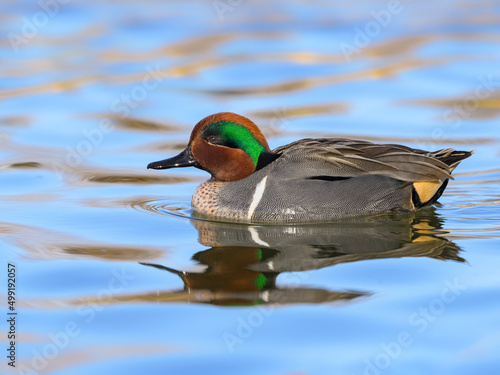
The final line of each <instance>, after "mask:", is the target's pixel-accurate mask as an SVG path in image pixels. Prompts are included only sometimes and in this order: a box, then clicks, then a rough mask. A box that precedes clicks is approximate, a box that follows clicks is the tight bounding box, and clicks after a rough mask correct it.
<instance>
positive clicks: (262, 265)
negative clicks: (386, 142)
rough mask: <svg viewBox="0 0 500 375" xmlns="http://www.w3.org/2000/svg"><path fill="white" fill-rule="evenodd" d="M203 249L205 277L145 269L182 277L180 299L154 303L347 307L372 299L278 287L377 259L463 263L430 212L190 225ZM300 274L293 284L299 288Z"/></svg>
mask: <svg viewBox="0 0 500 375" xmlns="http://www.w3.org/2000/svg"><path fill="white" fill-rule="evenodd" d="M193 224H194V225H195V227H196V229H197V230H198V233H199V242H200V243H201V244H203V245H205V246H210V247H211V248H210V249H208V250H204V251H201V252H198V253H196V254H194V255H193V259H194V260H196V261H197V262H199V263H201V264H203V265H206V266H207V268H206V269H205V270H204V271H203V272H201V273H200V272H183V271H178V270H175V269H172V268H169V267H165V266H161V265H154V264H149V263H143V264H145V265H148V266H153V267H156V268H159V269H163V270H166V271H169V272H173V273H175V274H177V275H178V276H179V277H181V279H182V281H183V282H184V289H183V290H182V291H176V292H167V293H161V294H154V295H151V298H154V299H155V300H157V301H162V300H163V301H178V302H179V301H185V302H202V303H212V304H219V305H221V304H222V305H234V304H256V303H259V304H260V303H275V304H286V303H321V302H330V301H334V300H350V299H353V298H356V297H359V296H362V295H366V294H367V293H363V292H331V291H328V290H324V289H310V288H305V287H300V288H294V287H279V286H277V285H276V278H277V276H278V275H279V274H280V273H282V272H298V271H305V270H314V269H319V268H323V267H327V266H331V265H335V264H339V263H346V262H354V261H361V260H367V259H377V258H399V257H408V256H411V257H421V256H425V257H430V258H435V259H441V260H446V259H452V260H456V261H463V259H462V258H461V257H459V256H458V253H459V251H460V248H459V247H458V246H457V245H455V244H454V243H453V242H451V241H449V240H447V239H445V238H443V237H441V236H440V234H442V233H443V232H440V231H439V229H440V228H441V220H440V219H439V217H438V216H437V215H436V214H435V212H434V210H433V209H429V210H424V211H421V212H419V213H411V214H407V215H397V216H395V217H391V216H386V215H384V216H379V217H372V218H370V219H365V220H363V221H360V220H357V221H352V222H345V223H339V224H328V225H327V224H323V225H302V226H299V225H293V226H290V225H288V226H248V225H240V224H229V223H217V222H210V221H204V220H195V221H193ZM300 275H301V274H300V273H299V274H297V277H296V281H300V279H301V277H300Z"/></svg>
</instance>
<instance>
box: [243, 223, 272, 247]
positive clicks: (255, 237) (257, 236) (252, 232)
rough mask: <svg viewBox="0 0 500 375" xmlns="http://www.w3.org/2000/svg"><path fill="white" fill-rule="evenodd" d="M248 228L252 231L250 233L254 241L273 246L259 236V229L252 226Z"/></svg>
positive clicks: (261, 244)
mask: <svg viewBox="0 0 500 375" xmlns="http://www.w3.org/2000/svg"><path fill="white" fill-rule="evenodd" d="M248 230H249V231H250V235H251V236H252V240H253V242H255V243H256V244H258V245H260V246H267V247H271V246H269V244H268V243H267V242H266V241H264V240H261V238H260V237H259V233H258V232H257V230H255V228H253V227H250V228H248Z"/></svg>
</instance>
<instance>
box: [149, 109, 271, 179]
mask: <svg viewBox="0 0 500 375" xmlns="http://www.w3.org/2000/svg"><path fill="white" fill-rule="evenodd" d="M277 157H278V155H276V154H273V153H272V152H271V150H270V149H269V146H268V144H267V141H266V138H265V137H264V135H263V134H262V132H261V131H260V130H259V128H258V127H257V125H255V124H254V123H253V122H252V121H250V120H249V119H247V118H246V117H243V116H240V115H237V114H235V113H230V112H221V113H216V114H214V115H211V116H208V117H205V118H204V119H203V120H201V121H200V122H198V123H197V124H196V126H195V127H194V129H193V131H192V133H191V137H190V138H189V144H188V145H187V147H186V149H185V150H184V151H182V152H181V153H180V154H179V155H177V156H174V157H173V158H170V159H165V160H160V161H156V162H154V163H150V164H149V165H148V168H150V169H167V168H180V167H190V166H193V167H196V168H200V169H203V170H205V171H207V172H209V173H210V174H211V175H212V179H214V180H218V181H237V180H241V179H242V178H245V177H248V176H250V175H251V174H252V173H253V172H255V171H256V170H258V169H260V168H262V167H264V166H266V165H267V164H269V163H270V162H272V161H273V160H275V159H276V158H277Z"/></svg>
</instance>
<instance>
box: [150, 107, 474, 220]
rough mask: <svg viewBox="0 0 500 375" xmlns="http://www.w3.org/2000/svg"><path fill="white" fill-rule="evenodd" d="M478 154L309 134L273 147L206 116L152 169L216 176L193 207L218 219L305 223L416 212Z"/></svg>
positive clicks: (256, 134)
mask: <svg viewBox="0 0 500 375" xmlns="http://www.w3.org/2000/svg"><path fill="white" fill-rule="evenodd" d="M472 153H473V151H456V150H454V149H452V148H446V149H442V150H438V151H432V152H429V151H424V150H419V149H414V148H410V147H407V146H403V145H398V144H377V143H372V142H368V141H363V140H356V139H346V138H305V139H301V140H298V141H295V142H292V143H290V144H287V145H284V146H280V147H277V148H275V149H274V150H271V149H270V147H269V145H268V143H267V140H266V138H265V137H264V135H263V134H262V132H261V130H260V129H259V128H258V126H257V125H256V124H255V123H254V122H253V121H251V120H250V119H248V118H246V117H244V116H241V115H238V114H236V113H232V112H220V113H216V114H213V115H210V116H207V117H205V118H203V119H202V120H201V121H199V122H198V123H197V124H196V125H195V127H194V128H193V130H192V132H191V136H190V138H189V142H188V145H187V147H186V148H185V149H184V150H183V151H182V152H181V153H180V154H178V155H177V156H174V157H171V158H168V159H164V160H160V161H156V162H152V163H149V164H148V166H147V168H148V169H169V168H182V167H195V168H198V169H201V170H204V171H206V172H208V173H210V175H211V178H210V179H209V180H207V181H205V182H203V183H202V184H201V185H199V186H198V187H197V188H196V190H195V191H194V193H193V195H192V198H191V205H192V209H193V212H194V213H196V214H197V215H198V216H201V217H204V218H207V219H211V220H215V221H236V222H249V223H308V222H325V221H338V220H344V219H346V218H353V217H360V216H371V215H380V214H394V213H402V212H413V211H416V210H419V209H422V208H425V207H428V206H431V205H433V204H434V203H436V202H437V200H438V199H439V197H440V196H441V195H442V194H443V192H444V190H445V188H446V186H447V184H448V181H449V180H450V179H453V177H452V176H451V173H452V171H453V170H454V169H455V168H456V167H457V166H458V164H459V163H460V162H461V161H462V160H464V159H466V158H468V157H470V156H471V155H472Z"/></svg>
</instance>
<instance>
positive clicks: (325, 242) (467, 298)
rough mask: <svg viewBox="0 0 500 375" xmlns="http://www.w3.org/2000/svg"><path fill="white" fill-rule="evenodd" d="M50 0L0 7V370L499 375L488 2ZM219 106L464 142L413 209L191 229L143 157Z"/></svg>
mask: <svg viewBox="0 0 500 375" xmlns="http://www.w3.org/2000/svg"><path fill="white" fill-rule="evenodd" d="M63 3H64V4H63ZM57 4H58V6H56V7H53V8H52V10H46V9H45V10H44V9H43V8H42V7H41V5H40V3H36V2H33V3H29V4H28V3H24V4H19V3H18V2H15V1H4V2H3V3H2V12H0V20H1V21H2V22H1V24H2V30H3V34H2V35H4V38H3V39H2V41H0V58H1V59H2V64H1V66H0V73H1V77H2V79H1V83H2V84H1V86H0V100H1V104H0V213H1V214H0V248H1V252H0V254H1V255H0V256H1V258H2V262H3V266H2V267H3V269H4V271H2V272H3V274H4V275H5V276H3V277H4V280H5V279H6V277H7V271H6V268H7V264H8V263H9V262H10V263H15V265H16V269H17V278H16V288H17V300H16V303H17V312H18V316H17V332H18V341H17V354H16V355H17V359H16V368H15V369H13V368H11V367H9V366H8V365H7V362H8V360H7V359H6V358H5V357H3V359H2V360H1V361H0V363H1V366H2V370H1V373H6V374H7V373H30V374H37V373H38V374H64V375H66V374H70V375H73V374H89V373H123V374H135V373H139V372H140V373H164V372H169V373H184V374H196V373H235V372H237V373H239V374H255V373H259V374H333V373H335V374H370V375H377V374H421V373H430V374H470V373H481V374H498V371H499V370H500V360H499V359H498V353H499V352H500V325H499V324H498V323H499V320H498V311H499V309H500V298H499V297H500V292H499V290H500V289H499V287H500V277H499V276H498V275H499V274H498V264H499V262H500V256H499V253H498V249H499V244H500V241H499V237H500V214H499V204H500V188H499V186H500V185H499V182H500V167H499V165H500V163H499V161H500V152H499V150H500V132H499V125H498V121H499V116H500V95H499V90H500V70H499V68H498V66H500V64H499V60H500V59H499V58H500V52H499V51H500V48H499V47H500V39H499V37H498V35H499V32H500V26H499V25H500V7H499V5H498V4H497V2H495V1H472V0H469V1H446V0H440V1H436V2H433V3H432V4H428V3H423V2H411V1H401V2H399V3H397V4H396V5H394V4H393V3H391V2H385V1H361V2H356V3H355V4H353V5H348V4H346V3H345V2H337V1H333V2H332V1H321V0H318V1H314V2H306V1H293V2H285V1H275V2H272V3H270V4H269V2H264V1H241V2H237V1H233V2H230V1H213V2H203V1H190V2H185V1H168V2H160V1H152V0H149V1H141V2H134V1H127V2H122V3H120V4H116V3H115V2H111V1H99V2H98V1H85V2H82V1H76V0H75V1H71V2H63V1H59V2H58V3H57ZM391 4H392V5H391ZM29 24H31V25H32V26H29ZM30 27H31V29H30ZM219 111H233V112H237V113H240V114H243V115H246V116H248V117H250V118H252V119H253V120H254V121H255V122H256V123H257V124H258V125H259V126H260V127H261V128H262V129H263V131H264V133H265V135H266V136H267V137H268V140H269V143H270V145H271V146H272V147H277V146H279V145H282V144H285V143H288V142H291V141H293V140H296V139H299V138H302V137H311V136H312V137H314V136H317V137H330V136H332V137H333V136H338V137H352V138H360V139H365V140H371V141H376V142H394V143H404V144H407V145H409V146H412V147H418V148H425V149H432V150H434V149H439V148H444V147H454V148H457V149H464V150H472V149H473V150H476V152H475V154H474V155H473V157H471V158H469V159H467V160H465V161H464V162H463V163H462V164H461V165H460V166H459V167H458V168H457V170H456V171H455V173H454V176H455V180H454V181H450V184H449V186H448V188H447V190H446V191H445V193H444V195H443V197H442V198H441V199H440V204H439V205H437V206H436V207H434V208H429V209H426V210H423V211H420V212H417V213H414V214H408V215H396V216H392V215H388V216H379V217H375V218H365V219H363V220H361V219H360V220H354V221H349V222H341V223H335V224H318V225H288V226H272V225H267V226H266V225H260V226H259V225H256V226H251V225H241V224H228V223H214V222H209V221H203V220H196V219H194V218H192V212H191V211H190V207H189V206H190V205H189V201H190V197H191V194H192V192H193V190H194V189H195V187H196V186H197V185H198V184H199V183H201V182H202V181H204V180H205V179H207V178H208V176H207V174H206V173H205V172H203V171H199V170H195V169H181V170H169V171H151V170H146V165H147V164H148V163H149V162H151V161H155V160H159V159H161V158H165V157H167V156H172V155H175V154H176V153H178V152H179V151H180V150H182V149H183V147H185V144H186V142H187V140H188V137H189V133H190V131H191V129H192V127H193V126H194V124H195V123H196V122H197V121H198V120H200V119H201V118H203V117H205V116H206V115H209V114H212V113H215V112H219ZM6 294H7V288H6V287H4V289H3V291H2V295H3V297H2V306H4V307H3V310H2V311H3V312H2V314H4V315H3V317H2V320H3V321H4V323H3V324H2V326H1V327H2V328H1V331H2V334H1V335H2V336H1V337H2V339H1V340H0V341H1V342H2V345H3V348H4V349H3V350H4V351H3V353H5V349H7V330H8V329H7V325H6V324H5V320H6V319H5V317H6V316H7V315H6V314H7V308H8V304H7V297H6ZM22 371H24V372H22Z"/></svg>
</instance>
